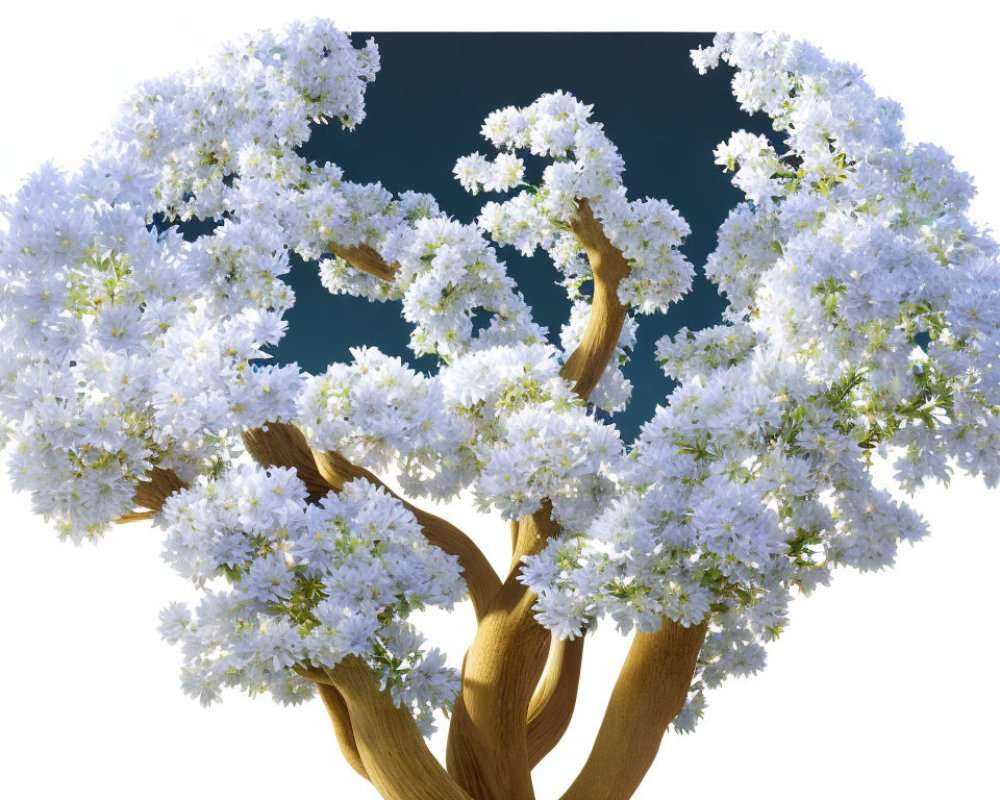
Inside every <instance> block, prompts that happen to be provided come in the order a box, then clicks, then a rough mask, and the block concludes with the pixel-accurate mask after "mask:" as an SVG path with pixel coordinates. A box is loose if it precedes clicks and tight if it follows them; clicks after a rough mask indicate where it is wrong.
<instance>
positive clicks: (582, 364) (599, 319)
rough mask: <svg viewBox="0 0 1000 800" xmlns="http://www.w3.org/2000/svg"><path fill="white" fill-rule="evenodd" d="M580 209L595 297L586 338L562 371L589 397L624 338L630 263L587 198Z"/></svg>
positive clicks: (576, 227) (580, 233)
mask: <svg viewBox="0 0 1000 800" xmlns="http://www.w3.org/2000/svg"><path fill="white" fill-rule="evenodd" d="M579 208H580V213H579V215H578V217H577V218H576V219H575V220H574V221H573V223H572V228H573V233H575V234H576V238H577V239H578V240H579V241H580V244H581V245H583V248H584V250H586V252H587V258H588V260H589V261H590V266H591V269H592V270H593V272H594V297H593V303H592V305H591V311H590V319H589V320H588V322H587V327H586V329H585V330H584V333H583V339H582V340H581V341H580V344H579V345H578V346H577V348H576V349H575V350H574V351H573V353H572V355H570V357H569V358H568V359H567V361H566V364H565V366H564V367H563V371H562V374H563V377H564V378H567V379H569V380H571V381H573V382H574V390H575V391H576V393H577V394H578V395H580V397H582V398H584V399H586V398H588V397H590V393H591V392H592V391H594V387H595V386H597V382H598V381H599V380H600V379H601V375H602V374H604V370H605V368H606V367H607V365H608V361H609V360H610V359H611V356H612V355H614V352H615V347H616V346H617V344H618V339H619V337H621V332H622V326H623V325H624V324H625V317H626V315H627V314H628V307H627V306H625V305H624V304H623V303H622V302H621V300H619V299H618V286H619V284H620V283H621V281H622V279H623V278H624V277H626V276H627V275H628V273H629V266H628V262H627V261H626V260H625V257H624V256H623V255H622V254H621V252H620V251H619V250H618V249H617V248H616V247H615V246H614V245H613V244H611V242H610V241H608V237H607V236H605V234H604V229H603V228H602V227H601V224H600V223H599V222H598V221H597V220H595V219H594V215H593V213H592V212H591V210H590V206H589V205H588V203H587V201H586V200H581V201H580V202H579Z"/></svg>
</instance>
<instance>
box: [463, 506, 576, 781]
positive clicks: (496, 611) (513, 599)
mask: <svg viewBox="0 0 1000 800" xmlns="http://www.w3.org/2000/svg"><path fill="white" fill-rule="evenodd" d="M558 530H559V528H558V526H557V525H556V523H555V522H554V521H553V520H552V507H551V504H549V503H548V501H545V502H544V504H543V507H542V508H541V509H540V510H539V511H537V512H535V513H534V514H533V515H531V516H529V517H525V518H524V519H522V520H520V521H519V524H518V541H517V545H516V547H515V548H514V555H515V562H519V561H520V559H521V557H523V556H526V555H532V554H534V553H537V552H539V551H540V550H541V549H542V548H543V547H544V546H545V543H546V542H547V541H548V540H549V539H550V538H551V537H552V536H554V535H555V534H556V533H557V532H558ZM519 574H520V568H517V569H515V570H513V571H512V572H511V574H510V575H508V576H507V579H506V580H505V581H504V583H503V586H502V588H501V589H500V591H499V592H498V593H497V595H496V596H495V597H494V598H493V600H492V602H491V603H490V604H489V607H488V608H487V611H486V614H485V615H484V617H483V619H482V620H481V621H480V623H479V628H478V629H477V631H476V638H475V639H474V640H473V642H472V646H471V647H470V648H469V651H468V653H466V660H465V666H464V669H463V671H462V673H463V674H462V692H461V694H460V695H459V697H458V700H457V701H456V703H455V709H454V712H453V713H452V721H451V728H450V730H449V732H448V771H449V772H450V773H451V774H452V775H453V776H454V777H455V780H456V781H457V782H458V783H459V785H460V786H462V787H463V788H464V789H465V790H466V791H467V792H469V794H471V795H472V796H473V797H475V798H477V800H508V799H509V798H517V800H533V798H534V790H533V788H532V784H531V767H532V763H531V758H530V756H529V753H528V739H527V719H528V706H529V703H530V701H531V696H532V693H533V691H534V689H535V686H536V685H537V684H538V680H539V678H540V677H541V676H542V671H543V670H544V669H545V659H546V655H547V653H548V648H549V641H550V639H551V634H550V633H549V631H547V630H546V629H545V628H543V627H542V626H541V625H539V624H538V622H537V621H536V620H535V618H534V609H533V606H534V603H535V600H536V597H535V595H534V593H532V592H531V591H530V590H528V588H527V587H526V586H524V585H523V584H521V583H520V582H519V581H518V580H517V577H518V575H519Z"/></svg>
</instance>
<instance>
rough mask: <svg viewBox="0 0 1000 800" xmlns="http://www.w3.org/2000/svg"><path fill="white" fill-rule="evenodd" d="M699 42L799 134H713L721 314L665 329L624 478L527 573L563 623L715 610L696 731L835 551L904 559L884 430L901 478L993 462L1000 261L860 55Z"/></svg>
mask: <svg viewBox="0 0 1000 800" xmlns="http://www.w3.org/2000/svg"><path fill="white" fill-rule="evenodd" d="M692 55H693V59H694V62H695V65H696V66H698V67H699V68H702V69H705V68H710V67H712V66H714V65H715V64H716V63H718V60H719V59H720V58H722V59H725V60H726V61H728V62H729V63H731V64H733V65H734V66H736V67H737V69H738V72H737V74H736V77H735V79H734V83H733V85H734V91H735V93H736V96H737V98H738V99H739V101H740V102H741V105H742V106H743V107H744V108H745V109H746V110H748V111H764V112H765V113H767V114H769V115H770V116H771V117H772V119H773V120H774V127H775V130H776V131H777V132H779V133H781V134H782V135H783V137H784V138H783V145H784V147H785V148H786V150H785V152H783V153H781V154H779V153H778V152H777V151H776V150H775V148H774V147H772V146H771V145H770V144H769V143H768V141H767V140H766V139H765V138H764V137H758V136H751V135H750V134H747V133H746V132H743V131H741V132H738V133H736V134H734V135H733V137H732V138H731V139H730V140H729V142H727V143H725V144H723V145H720V147H719V149H718V150H717V151H716V156H717V161H718V163H720V164H721V165H722V166H724V167H725V168H727V169H729V170H732V171H733V172H734V178H733V181H734V184H735V185H736V186H737V187H739V188H741V189H743V190H744V192H745V193H746V195H747V197H748V201H747V202H745V203H743V204H741V205H740V206H739V207H738V208H737V209H736V210H735V211H734V212H733V213H732V214H731V215H730V217H729V219H728V220H727V221H726V222H725V223H724V224H723V226H722V228H721V229H720V232H719V245H718V248H717V250H716V251H715V253H713V254H712V256H710V258H709V262H708V273H709V277H711V278H712V279H713V280H715V281H716V282H717V283H718V284H719V286H720V288H721V289H722V290H723V291H724V293H725V294H726V296H727V298H728V300H729V303H730V307H729V309H728V310H727V314H726V317H727V319H726V323H725V324H724V325H720V326H716V327H714V328H710V329H707V330H703V331H699V332H697V333H690V332H688V331H686V330H684V331H681V332H680V333H679V334H678V335H677V336H676V337H674V338H673V339H669V338H668V339H664V340H663V341H661V342H660V343H659V346H658V355H659V357H660V358H661V360H662V361H663V364H664V368H665V369H666V371H667V372H668V374H669V375H672V376H673V377H674V378H675V379H676V380H678V381H679V386H678V387H677V389H676V390H675V391H674V392H673V393H672V395H671V396H670V397H669V398H668V404H667V405H666V406H665V407H663V408H660V409H659V410H658V411H657V413H656V415H655V417H654V419H653V420H651V421H650V422H649V423H647V425H646V426H645V427H644V429H643V432H642V435H641V436H640V438H639V440H638V441H637V442H636V443H635V446H634V449H633V451H632V453H631V458H630V460H629V462H628V464H627V467H626V468H625V469H624V470H623V471H622V472H621V474H620V476H619V481H620V483H621V485H622V487H623V488H622V491H621V493H620V494H619V496H618V498H617V499H616V500H615V501H614V502H613V503H611V504H610V506H609V507H606V510H605V511H604V513H603V514H601V515H600V516H599V517H598V518H597V519H596V520H595V522H594V524H593V525H592V526H591V527H590V528H589V529H588V530H587V531H586V532H585V534H586V535H584V536H578V535H577V536H569V535H565V536H562V537H560V538H559V539H557V540H554V541H553V542H551V543H550V545H549V547H548V549H547V550H546V551H545V552H543V553H542V554H540V555H539V556H537V557H534V558H532V559H529V563H528V566H527V568H526V570H525V572H524V574H523V577H522V579H523V580H524V581H525V582H526V583H527V584H528V585H529V586H530V587H531V588H532V589H533V590H534V591H535V592H537V593H538V595H539V603H538V606H537V610H538V617H539V619H540V620H541V621H542V622H543V624H546V625H547V626H549V627H552V628H553V629H554V630H556V631H557V632H559V633H560V635H563V636H577V635H581V634H582V633H583V632H585V631H586V630H588V629H589V628H590V627H591V626H592V624H593V622H594V621H595V620H596V619H597V617H599V616H600V615H603V614H607V615H609V616H610V617H611V618H613V619H615V620H616V621H617V623H618V625H619V626H620V627H622V628H624V629H627V628H629V627H631V626H632V625H633V624H636V625H638V626H639V627H640V628H641V629H643V630H655V629H656V628H657V627H658V626H659V620H660V618H661V616H663V615H666V616H668V617H670V618H671V619H673V620H677V621H679V622H681V623H682V624H684V625H690V624H694V623H698V622H701V621H708V623H709V635H708V638H707V640H706V644H705V646H704V648H703V650H702V653H701V655H700V657H699V668H698V674H697V676H696V681H695V683H694V686H693V688H692V696H691V699H690V702H689V705H688V708H687V709H686V711H685V712H684V713H683V714H682V715H681V717H679V718H678V720H677V722H676V723H675V727H676V728H678V729H680V730H684V729H689V728H690V727H691V726H692V725H693V724H694V722H695V721H696V719H697V717H698V716H700V714H701V709H702V708H703V705H704V698H703V696H702V693H703V691H704V689H706V688H710V687H712V686H715V685H717V684H718V683H719V682H720V681H721V680H723V679H724V678H725V677H726V676H727V675H744V674H749V673H752V672H755V671H756V670H758V669H760V668H761V667H762V666H763V663H764V647H763V645H764V643H765V642H766V641H767V640H768V639H770V638H772V637H773V636H776V635H777V634H778V633H779V632H780V631H781V628H782V627H783V625H784V624H785V619H786V614H787V604H788V601H789V598H790V596H791V591H792V590H794V589H796V588H797V589H800V590H804V591H809V590H811V589H812V588H814V587H815V586H817V585H819V584H824V583H826V582H828V580H829V574H830V569H831V568H832V567H833V566H835V565H838V564H844V565H849V566H853V567H855V568H858V569H864V570H870V569H881V568H883V567H885V566H888V565H891V564H892V562H893V560H894V557H895V553H896V548H897V544H898V542H900V541H914V540H916V539H919V538H920V537H921V536H922V535H923V534H924V532H925V530H924V524H923V522H922V520H920V519H919V517H918V516H917V515H916V514H915V513H914V512H913V511H912V510H911V509H910V508H908V507H907V506H905V505H901V504H900V503H898V502H896V501H895V500H894V499H892V497H891V496H890V495H889V494H888V493H887V492H886V491H885V490H883V489H880V488H877V487H875V486H874V485H873V483H872V479H871V475H870V473H869V469H868V467H869V462H868V454H869V453H870V452H871V451H872V450H874V449H879V450H880V451H882V452H886V451H887V449H888V448H889V447H890V446H892V447H897V448H903V452H904V456H903V457H902V458H901V459H900V460H899V462H898V463H897V475H896V477H897V479H898V480H899V481H900V483H901V485H902V486H903V488H906V489H913V488H914V487H916V486H919V485H920V484H921V483H922V481H924V480H925V479H926V478H928V477H933V478H935V479H939V480H947V478H948V476H949V474H950V471H951V465H950V463H949V461H948V459H949V457H950V458H953V459H955V461H957V463H958V465H959V466H961V467H962V468H964V469H966V470H968V471H970V472H973V473H979V474H982V475H984V476H985V478H986V480H987V482H988V483H989V484H990V485H995V484H996V483H997V481H998V479H1000V461H998V459H1000V456H998V452H1000V450H998V449H997V446H998V444H1000V436H998V433H1000V383H998V380H997V369H996V363H997V356H998V347H1000V302H998V301H1000V269H998V267H997V246H996V245H995V244H994V243H993V242H992V241H991V240H989V239H988V238H987V237H986V236H985V235H982V234H979V233H977V232H976V229H975V227H974V226H973V225H972V224H971V223H970V222H969V221H968V219H967V218H966V216H965V208H966V205H967V202H968V199H969V197H970V196H971V185H970V183H969V181H968V179H967V177H966V176H964V175H961V174H959V173H957V172H955V170H954V168H953V167H952V165H951V161H950V159H949V158H948V157H947V156H946V155H945V154H944V153H943V152H942V151H940V150H939V149H937V148H934V147H931V146H928V145H919V146H911V145H908V144H907V143H906V142H905V141H904V140H903V137H902V134H901V132H900V130H899V127H898V120H899V113H898V109H897V108H896V107H895V106H894V105H893V104H892V103H890V102H888V101H885V100H881V99H879V98H876V97H875V96H874V94H873V93H872V92H871V90H870V89H869V87H868V86H867V85H865V84H864V82H863V81H862V80H861V79H860V75H859V73H858V71H857V70H856V69H854V68H853V67H847V66H844V65H840V64H832V63H829V62H827V61H825V60H824V59H823V58H822V57H821V55H820V54H819V53H818V52H817V51H815V50H814V49H812V48H810V47H808V46H806V45H802V44H800V43H794V42H791V41H789V40H788V39H787V38H784V37H773V36H755V35H737V36H720V37H717V39H716V42H715V44H714V45H713V47H712V48H710V49H708V50H702V51H700V52H698V51H696V52H695V53H693V54H692Z"/></svg>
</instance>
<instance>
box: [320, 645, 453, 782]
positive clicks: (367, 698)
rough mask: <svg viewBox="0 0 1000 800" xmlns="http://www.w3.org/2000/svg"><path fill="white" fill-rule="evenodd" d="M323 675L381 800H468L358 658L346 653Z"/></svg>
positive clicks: (405, 714) (410, 720)
mask: <svg viewBox="0 0 1000 800" xmlns="http://www.w3.org/2000/svg"><path fill="white" fill-rule="evenodd" d="M327 674H328V675H329V677H330V679H331V681H332V683H333V684H334V686H336V688H337V690H338V692H339V693H340V695H341V696H342V697H343V699H344V702H345V703H346V705H347V710H348V713H349V715H350V719H351V724H352V729H353V732H354V737H355V741H356V744H357V749H358V753H359V755H360V757H361V762H362V764H363V766H364V769H365V771H366V772H367V774H368V775H369V776H370V779H371V782H372V783H373V784H374V786H375V788H376V789H378V791H379V793H380V794H381V795H382V797H384V798H385V800H471V798H470V797H469V795H468V794H466V793H465V792H464V791H462V790H461V789H460V788H459V787H458V786H457V785H456V783H455V781H454V780H452V778H451V777H450V776H449V775H448V773H447V772H446V771H445V769H444V767H442V766H441V765H440V764H439V763H438V761H437V759H435V758H434V756H433V755H432V754H431V752H430V750H428V749H427V745H426V743H425V742H424V738H423V736H422V735H421V733H420V730H419V729H418V728H417V724H416V723H415V722H414V721H413V717H412V716H411V715H410V712H409V711H408V710H407V709H405V708H397V707H396V705H395V704H394V703H393V701H392V697H391V696H390V694H389V692H388V691H383V690H380V689H379V686H378V682H377V681H376V680H375V676H374V675H373V674H372V672H371V670H370V669H369V667H368V665H367V664H365V663H364V661H362V660H361V659H360V658H357V657H356V656H348V657H347V658H345V659H344V660H343V661H341V662H340V663H339V664H338V665H337V666H336V667H335V668H334V669H332V670H327Z"/></svg>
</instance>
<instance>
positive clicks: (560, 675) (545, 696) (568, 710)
mask: <svg viewBox="0 0 1000 800" xmlns="http://www.w3.org/2000/svg"><path fill="white" fill-rule="evenodd" d="M583 642H584V639H583V637H582V636H581V637H578V638H576V639H573V640H572V641H570V640H567V639H556V638H554V637H553V639H552V642H551V644H550V645H549V658H548V662H547V664H546V667H545V676H544V677H543V678H542V682H541V683H539V684H538V688H537V689H535V694H534V695H533V696H532V698H531V702H530V703H529V705H528V732H527V736H528V759H529V762H530V763H531V767H532V769H534V767H535V766H536V765H537V764H538V762H539V761H541V760H542V759H543V758H545V756H547V755H548V754H549V752H551V750H552V748H553V747H555V746H556V745H557V744H559V740H560V739H562V737H563V734H564V733H566V729H567V728H569V723H570V721H571V720H572V719H573V710H574V709H575V708H576V693H577V689H578V688H579V685H580V667H581V665H582V663H583Z"/></svg>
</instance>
